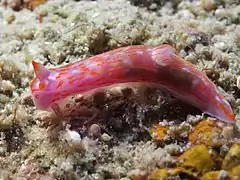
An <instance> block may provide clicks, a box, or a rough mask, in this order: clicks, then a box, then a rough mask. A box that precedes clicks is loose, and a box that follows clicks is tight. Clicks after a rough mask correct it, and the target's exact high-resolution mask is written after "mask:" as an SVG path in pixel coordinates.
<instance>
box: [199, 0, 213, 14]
mask: <svg viewBox="0 0 240 180" xmlns="http://www.w3.org/2000/svg"><path fill="white" fill-rule="evenodd" d="M216 2H217V1H216V0H201V4H202V7H203V9H204V10H206V11H211V10H214V9H216V8H217V3H216Z"/></svg>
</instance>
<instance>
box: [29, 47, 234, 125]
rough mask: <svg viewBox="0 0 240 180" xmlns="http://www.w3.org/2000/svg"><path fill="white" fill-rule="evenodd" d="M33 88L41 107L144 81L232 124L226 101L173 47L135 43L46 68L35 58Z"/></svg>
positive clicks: (213, 85)
mask: <svg viewBox="0 0 240 180" xmlns="http://www.w3.org/2000/svg"><path fill="white" fill-rule="evenodd" d="M32 64H33V67H34V71H35V74H36V78H35V79H34V80H33V81H32V84H31V91H32V96H33V99H34V103H35V105H36V107H37V108H38V109H39V110H45V111H51V110H52V108H53V105H54V104H57V103H58V102H60V101H61V100H62V99H64V98H66V97H69V96H71V95H74V94H82V93H86V92H88V91H91V90H94V89H98V88H103V87H107V86H111V85H115V84H121V83H144V84H149V85H153V86H157V87H159V88H163V89H165V90H167V91H169V92H170V93H171V94H172V95H173V96H175V97H176V98H178V99H180V100H182V101H185V102H187V103H190V104H191V105H193V106H195V107H197V108H199V109H200V110H201V111H202V112H204V113H206V114H208V115H211V116H213V117H216V118H217V119H219V120H221V121H224V122H227V123H234V122H235V117H234V114H233V111H232V108H231V106H230V104H229V103H228V101H227V100H226V99H225V98H224V97H223V95H222V94H221V93H220V92H219V91H218V89H217V87H216V86H215V84H214V83H213V82H212V81H211V80H210V79H209V78H208V77H207V76H206V75H205V74H204V73H203V72H202V71H201V70H200V69H198V68H197V66H195V65H193V64H191V63H189V62H187V61H185V60H183V59H182V58H180V57H179V56H177V55H176V54H175V49H174V48H173V47H172V46H170V45H159V46H146V45H135V46H127V47H121V48H118V49H115V50H111V51H108V52H104V53H102V54H98V55H96V56H93V57H90V58H88V59H85V60H80V61H78V62H76V63H72V64H68V65H65V66H62V67H58V68H53V69H47V68H45V67H44V66H43V65H42V64H40V63H37V62H36V61H32Z"/></svg>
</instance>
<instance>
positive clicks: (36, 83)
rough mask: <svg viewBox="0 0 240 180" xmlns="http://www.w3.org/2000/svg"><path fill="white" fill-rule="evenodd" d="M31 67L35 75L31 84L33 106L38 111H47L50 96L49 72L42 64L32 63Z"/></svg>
mask: <svg viewBox="0 0 240 180" xmlns="http://www.w3.org/2000/svg"><path fill="white" fill-rule="evenodd" d="M32 65H33V68H34V72H35V74H36V77H35V78H34V79H33V81H32V83H31V92H32V97H33V100H34V104H35V106H36V107H37V108H38V109H40V110H47V109H48V107H49V105H50V102H51V99H52V96H51V94H52V93H50V92H49V87H48V85H49V79H48V77H49V75H50V73H51V72H50V70H48V69H47V68H45V67H44V66H43V65H42V64H40V63H38V62H36V61H34V60H33V61H32Z"/></svg>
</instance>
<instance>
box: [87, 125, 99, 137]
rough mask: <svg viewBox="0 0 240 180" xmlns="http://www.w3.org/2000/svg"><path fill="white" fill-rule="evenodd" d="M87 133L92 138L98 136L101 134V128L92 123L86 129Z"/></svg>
mask: <svg viewBox="0 0 240 180" xmlns="http://www.w3.org/2000/svg"><path fill="white" fill-rule="evenodd" d="M88 135H89V136H90V137H93V138H98V137H100V136H101V128H100V126H99V125H97V124H92V125H91V126H90V128H89V130H88Z"/></svg>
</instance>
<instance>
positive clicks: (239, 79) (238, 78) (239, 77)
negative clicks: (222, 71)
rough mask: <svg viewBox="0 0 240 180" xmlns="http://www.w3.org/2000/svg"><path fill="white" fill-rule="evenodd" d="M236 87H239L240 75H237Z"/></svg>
mask: <svg viewBox="0 0 240 180" xmlns="http://www.w3.org/2000/svg"><path fill="white" fill-rule="evenodd" d="M237 87H238V89H240V76H238V77H237Z"/></svg>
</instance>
